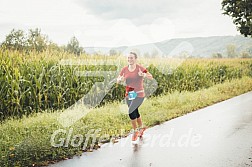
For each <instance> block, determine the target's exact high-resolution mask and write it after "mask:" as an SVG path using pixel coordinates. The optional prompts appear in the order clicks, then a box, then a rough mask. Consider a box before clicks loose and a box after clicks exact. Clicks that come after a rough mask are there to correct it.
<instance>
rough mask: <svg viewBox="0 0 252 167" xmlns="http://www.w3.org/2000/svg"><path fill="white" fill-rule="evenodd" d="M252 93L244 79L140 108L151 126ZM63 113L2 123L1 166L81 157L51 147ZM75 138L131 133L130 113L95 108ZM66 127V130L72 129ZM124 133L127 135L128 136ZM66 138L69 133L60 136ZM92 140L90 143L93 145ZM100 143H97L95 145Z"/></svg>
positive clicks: (112, 107) (76, 126)
mask: <svg viewBox="0 0 252 167" xmlns="http://www.w3.org/2000/svg"><path fill="white" fill-rule="evenodd" d="M251 90H252V78H250V77H243V78H242V79H235V80H231V81H226V82H224V83H222V84H218V85H214V86H212V87H210V88H208V89H201V90H198V91H195V92H187V91H182V92H174V93H171V94H167V95H162V96H158V97H153V98H150V99H147V100H146V101H145V102H144V103H143V105H142V106H141V107H140V112H141V115H142V118H143V121H144V123H145V124H146V125H147V126H149V127H151V126H154V125H157V124H160V123H162V122H164V121H167V120H170V119H173V118H176V117H179V116H181V115H184V114H187V113H190V112H192V111H195V110H197V109H200V108H203V107H205V106H209V105H211V104H214V103H217V102H220V101H223V100H226V99H229V98H231V97H234V96H237V95H240V94H243V93H245V92H248V91H251ZM59 114H60V112H53V113H50V112H49V111H48V112H43V113H36V114H33V115H31V116H29V117H24V118H22V119H8V120H5V121H4V122H2V123H1V124H0V133H1V136H0V148H1V150H0V164H1V165H3V166H33V165H34V166H40V165H46V164H48V163H49V162H50V161H58V160H62V159H66V158H69V157H72V156H73V155H80V154H81V153H82V145H81V146H79V147H72V146H70V145H69V147H58V148H56V147H52V146H51V144H50V138H51V135H52V134H53V132H54V131H55V130H58V129H64V128H63V127H62V126H61V125H60V124H59V123H58V121H57V118H58V117H59ZM70 128H72V129H73V133H72V136H74V135H76V134H81V135H83V136H85V134H87V132H88V131H89V130H91V129H97V128H101V131H100V133H99V134H101V135H104V134H107V135H108V138H109V137H112V136H113V135H119V133H120V130H121V129H124V130H125V134H127V133H128V132H129V131H130V130H131V124H130V119H129V118H128V115H127V114H124V113H122V112H120V107H119V103H118V102H114V103H110V104H107V105H105V106H102V107H100V108H97V109H94V111H92V112H90V113H89V114H88V115H87V116H86V117H83V118H82V119H80V120H79V121H78V122H76V123H75V124H74V125H72V127H70ZM70 128H67V129H65V130H67V131H68V130H69V129H70ZM125 134H124V135H125ZM60 137H66V134H62V133H61V135H60V136H58V138H57V139H59V138H60ZM90 144H91V140H90V141H89V143H88V146H90ZM96 144H97V143H96Z"/></svg>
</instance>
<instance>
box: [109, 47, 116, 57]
mask: <svg viewBox="0 0 252 167" xmlns="http://www.w3.org/2000/svg"><path fill="white" fill-rule="evenodd" d="M109 55H110V56H115V55H117V51H116V50H115V49H110V50H109Z"/></svg>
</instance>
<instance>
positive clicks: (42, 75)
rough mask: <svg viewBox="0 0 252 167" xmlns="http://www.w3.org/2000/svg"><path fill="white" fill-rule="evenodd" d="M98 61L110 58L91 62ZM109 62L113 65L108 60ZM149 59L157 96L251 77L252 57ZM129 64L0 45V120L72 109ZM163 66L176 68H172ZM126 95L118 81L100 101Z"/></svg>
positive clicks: (105, 57) (93, 56) (109, 58)
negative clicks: (80, 73) (108, 76)
mask: <svg viewBox="0 0 252 167" xmlns="http://www.w3.org/2000/svg"><path fill="white" fill-rule="evenodd" d="M64 59H73V60H75V61H77V62H78V61H84V62H85V63H86V65H71V66H67V65H65V66H62V65H61V64H60V63H59V62H60V60H64ZM140 59H141V58H140ZM93 61H103V62H105V63H104V64H103V65H92V63H91V62H93ZM109 61H110V62H113V63H112V65H111V64H109V63H108V65H106V62H109ZM139 61H140V64H141V60H139ZM89 62H90V63H89ZM145 62H146V61H145ZM149 62H150V63H149V66H148V67H147V69H148V71H149V72H150V73H151V74H152V75H153V77H154V78H155V80H156V81H157V83H158V87H157V89H156V91H155V92H154V93H153V94H152V96H157V95H161V94H164V93H171V92H173V91H197V90H199V89H202V88H208V87H211V86H213V85H215V84H218V83H222V82H224V81H226V80H232V79H236V78H242V77H243V76H252V60H251V59H187V60H185V61H183V62H182V63H181V64H180V65H179V66H177V67H176V68H172V66H171V65H170V64H171V63H172V60H171V59H168V58H167V59H164V60H159V59H152V60H149ZM87 64H89V65H87ZM118 64H119V65H118ZM126 64H127V60H126V58H125V59H122V60H121V61H120V62H118V59H116V57H111V56H102V55H92V56H88V55H81V56H79V57H76V56H74V55H70V54H68V53H62V52H43V53H36V52H30V53H20V52H17V51H8V50H5V51H4V50H0V85H1V87H0V120H1V121H2V120H5V119H6V118H9V117H22V116H23V115H29V114H32V113H33V112H41V111H44V110H52V111H55V110H60V109H64V108H67V107H69V106H71V105H72V104H74V103H75V102H76V101H78V100H79V99H80V98H82V97H83V96H84V95H85V94H87V93H88V92H89V90H90V89H91V87H92V86H93V84H94V83H95V82H102V81H103V78H102V77H100V76H99V75H98V74H99V72H100V71H115V70H118V68H121V67H122V66H123V65H126ZM160 69H164V71H167V69H171V72H168V73H166V72H162V70H161V71H160ZM77 71H94V72H97V76H86V77H83V76H78V75H76V72H77ZM113 77H116V76H113ZM146 82H148V81H146ZM104 84H106V83H104ZM123 96H124V86H122V85H119V86H118V85H116V84H114V85H113V86H112V89H111V90H110V91H109V92H108V93H107V94H106V96H105V98H104V99H103V101H102V103H101V105H103V104H105V103H106V102H110V101H114V100H121V99H123Z"/></svg>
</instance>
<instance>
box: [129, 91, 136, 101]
mask: <svg viewBox="0 0 252 167" xmlns="http://www.w3.org/2000/svg"><path fill="white" fill-rule="evenodd" d="M136 97H137V93H136V92H135V91H130V92H129V93H128V98H129V100H134V99H135V98H136Z"/></svg>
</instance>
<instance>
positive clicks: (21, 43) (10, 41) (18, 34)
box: [1, 29, 28, 51]
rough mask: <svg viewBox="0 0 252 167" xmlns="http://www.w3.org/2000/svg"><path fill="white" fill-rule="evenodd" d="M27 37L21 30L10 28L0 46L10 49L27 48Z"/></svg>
mask: <svg viewBox="0 0 252 167" xmlns="http://www.w3.org/2000/svg"><path fill="white" fill-rule="evenodd" d="M27 46H28V43H27V38H26V36H25V34H24V31H22V30H15V29H12V30H11V32H10V33H9V34H8V35H7V36H6V37H5V41H4V42H3V43H2V44H1V47H4V48H6V49H12V50H19V51H20V50H23V49H24V48H27Z"/></svg>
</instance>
